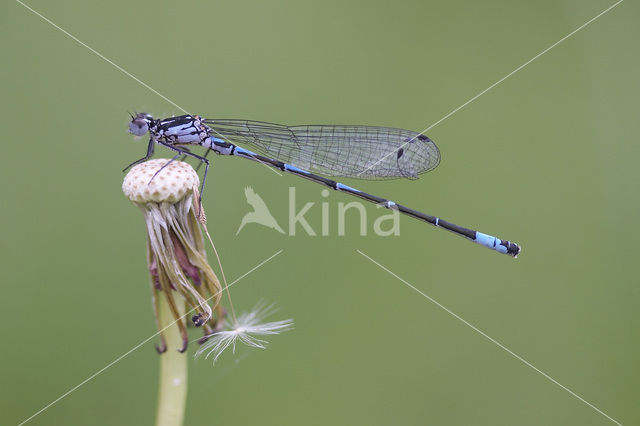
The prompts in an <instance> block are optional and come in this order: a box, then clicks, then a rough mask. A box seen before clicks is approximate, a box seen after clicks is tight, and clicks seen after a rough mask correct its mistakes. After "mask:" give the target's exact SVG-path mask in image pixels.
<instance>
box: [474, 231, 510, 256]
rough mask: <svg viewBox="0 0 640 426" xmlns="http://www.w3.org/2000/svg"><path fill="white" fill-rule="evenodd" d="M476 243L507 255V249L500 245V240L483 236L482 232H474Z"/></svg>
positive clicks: (490, 236) (486, 235)
mask: <svg viewBox="0 0 640 426" xmlns="http://www.w3.org/2000/svg"><path fill="white" fill-rule="evenodd" d="M476 243H478V244H481V245H483V246H485V247H487V248H490V249H493V250H496V251H498V252H500V253H504V254H507V248H506V247H505V246H503V245H502V240H501V239H500V238H496V237H494V236H492V235H488V234H483V233H482V232H478V231H476Z"/></svg>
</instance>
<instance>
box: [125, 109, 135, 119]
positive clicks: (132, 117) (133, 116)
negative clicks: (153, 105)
mask: <svg viewBox="0 0 640 426" xmlns="http://www.w3.org/2000/svg"><path fill="white" fill-rule="evenodd" d="M127 114H129V115H130V116H131V119H132V120H133V119H134V118H136V117H135V115H133V114H132V113H131V112H129V111H127ZM136 115H137V113H136Z"/></svg>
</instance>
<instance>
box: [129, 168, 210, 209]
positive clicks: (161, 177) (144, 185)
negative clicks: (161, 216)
mask: <svg viewBox="0 0 640 426" xmlns="http://www.w3.org/2000/svg"><path fill="white" fill-rule="evenodd" d="M168 161H169V160H168V159H166V158H159V159H155V160H150V161H147V162H144V163H141V164H138V165H136V166H134V167H133V168H132V169H131V170H130V171H129V173H127V176H126V177H125V178H124V182H123V183H122V191H123V192H124V195H126V196H127V198H129V199H130V200H131V201H134V202H136V203H149V202H155V203H162V202H164V201H166V202H169V203H176V202H178V201H179V200H181V199H183V198H184V196H185V195H186V194H187V192H190V191H191V190H192V189H193V188H194V187H197V186H198V185H199V184H200V179H198V175H197V174H196V172H195V170H193V168H192V167H191V166H190V165H189V164H187V163H184V162H182V161H173V162H172V163H171V164H169V165H168V166H167V167H165V168H164V169H163V170H162V171H161V172H160V173H158V174H157V175H156V177H153V175H155V174H156V173H157V172H158V170H160V168H161V167H162V166H164V165H165V164H167V162H168ZM152 178H153V179H152Z"/></svg>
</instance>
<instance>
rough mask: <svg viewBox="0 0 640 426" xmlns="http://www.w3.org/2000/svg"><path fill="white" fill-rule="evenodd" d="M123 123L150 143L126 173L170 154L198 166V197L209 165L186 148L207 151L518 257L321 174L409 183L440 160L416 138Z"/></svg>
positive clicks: (336, 130)
mask: <svg viewBox="0 0 640 426" xmlns="http://www.w3.org/2000/svg"><path fill="white" fill-rule="evenodd" d="M131 118H132V120H131V123H129V132H130V133H132V134H134V135H136V136H143V135H145V134H146V133H149V135H150V138H149V145H148V147H147V155H145V156H144V157H143V158H141V159H139V160H138V161H135V162H134V163H132V164H130V165H129V166H128V167H127V169H128V168H129V167H131V166H134V165H136V164H138V163H141V162H143V161H146V160H148V159H149V158H150V157H151V156H152V155H153V151H154V147H155V144H159V145H163V146H165V147H167V148H169V149H171V150H173V151H175V152H177V154H176V155H175V156H174V157H173V158H172V159H171V161H174V160H176V159H177V158H178V157H180V156H182V155H184V156H188V157H193V158H196V159H197V160H199V161H201V162H202V163H204V164H205V170H204V176H203V179H202V188H201V191H200V193H201V194H202V193H203V191H204V185H205V182H206V179H207V172H208V171H209V160H208V159H207V158H206V154H205V155H204V156H202V155H198V154H195V153H193V152H191V150H190V149H189V147H190V146H196V145H199V146H203V147H205V148H208V150H207V154H208V153H209V152H210V151H214V152H215V153H217V154H220V155H234V156H236V157H242V158H247V159H249V160H253V161H257V162H260V163H263V164H266V165H268V166H271V167H274V168H276V169H278V170H281V171H283V172H288V173H291V174H294V175H298V176H301V177H303V178H305V179H309V180H311V181H314V182H316V183H319V184H322V185H326V186H328V187H329V188H331V189H335V190H336V191H342V192H346V193H348V194H351V195H354V196H356V197H360V198H362V199H364V200H367V201H370V202H372V203H375V204H378V205H381V206H383V207H386V208H388V209H395V210H398V211H399V212H400V213H403V214H406V215H408V216H411V217H413V218H416V219H419V220H422V221H424V222H427V223H430V224H432V225H435V226H437V227H440V228H444V229H446V230H448V231H451V232H453V233H455V234H458V235H460V236H462V237H465V238H467V239H469V240H471V241H473V242H475V243H478V244H481V245H483V246H485V247H487V248H490V249H492V250H496V251H497V252H499V253H504V254H508V255H510V256H513V257H517V256H518V253H520V247H519V246H518V245H517V244H515V243H512V242H510V241H506V240H501V239H499V238H496V237H493V236H491V235H487V234H483V233H482V232H477V231H473V230H471V229H467V228H463V227H461V226H458V225H455V224H453V223H451V222H447V221H446V220H443V219H439V218H437V217H435V216H431V215H428V214H425V213H421V212H419V211H416V210H413V209H410V208H408V207H405V206H403V205H400V204H397V203H395V202H393V201H391V200H388V199H386V198H381V197H377V196H375V195H371V194H367V193H365V192H362V191H359V190H357V189H355V188H352V187H350V186H347V185H344V184H342V183H340V182H337V181H335V180H332V179H329V178H326V177H324V176H332V177H334V176H335V177H346V178H359V179H392V178H398V177H404V178H408V179H417V178H418V175H419V174H421V173H425V172H428V171H429V170H432V169H434V168H435V167H436V166H437V165H438V163H439V162H440V151H439V150H438V147H437V146H436V144H435V143H434V142H433V141H432V140H431V139H429V138H428V137H427V136H425V135H423V134H421V133H416V132H412V131H410V130H402V129H394V128H389V127H374V126H336V125H311V126H284V125H281V124H273V123H264V122H260V121H250V120H209V119H203V118H201V117H199V116H197V115H181V116H178V117H170V118H165V119H161V120H155V119H154V118H153V117H152V116H151V115H150V114H147V113H140V114H137V115H136V116H132V117H131ZM236 144H238V145H236ZM239 145H240V146H239ZM242 146H246V147H249V148H251V149H252V150H253V151H250V150H249V149H246V148H243V147H242ZM167 164H168V163H167ZM125 170H126V169H125ZM322 175H324V176H322Z"/></svg>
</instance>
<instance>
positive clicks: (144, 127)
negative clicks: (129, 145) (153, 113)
mask: <svg viewBox="0 0 640 426" xmlns="http://www.w3.org/2000/svg"><path fill="white" fill-rule="evenodd" d="M148 131H149V123H147V120H145V119H144V118H142V117H136V118H134V119H133V120H131V123H129V133H131V134H134V135H136V136H142V135H144V134H145V133H147V132H148Z"/></svg>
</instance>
